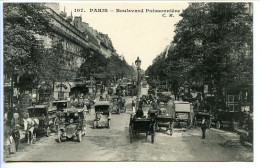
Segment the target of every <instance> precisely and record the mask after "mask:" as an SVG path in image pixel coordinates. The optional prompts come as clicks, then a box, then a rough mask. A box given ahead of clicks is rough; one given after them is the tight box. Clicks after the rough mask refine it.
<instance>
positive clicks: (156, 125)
mask: <svg viewBox="0 0 260 168" xmlns="http://www.w3.org/2000/svg"><path fill="white" fill-rule="evenodd" d="M155 130H156V131H159V127H158V124H157V122H156V123H155Z"/></svg>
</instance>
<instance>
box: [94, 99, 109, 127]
mask: <svg viewBox="0 0 260 168" xmlns="http://www.w3.org/2000/svg"><path fill="white" fill-rule="evenodd" d="M94 109H95V119H94V122H93V128H94V129H95V128H98V127H106V128H110V125H111V106H110V102H109V101H101V102H97V103H96V104H95V108H94Z"/></svg>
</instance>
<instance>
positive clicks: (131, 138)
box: [129, 126, 133, 143]
mask: <svg viewBox="0 0 260 168" xmlns="http://www.w3.org/2000/svg"><path fill="white" fill-rule="evenodd" d="M129 137H130V143H132V141H133V130H132V127H131V126H130V127H129Z"/></svg>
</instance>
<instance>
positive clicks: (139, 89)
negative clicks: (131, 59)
mask: <svg viewBox="0 0 260 168" xmlns="http://www.w3.org/2000/svg"><path fill="white" fill-rule="evenodd" d="M141 62H142V61H141V60H140V59H139V57H137V60H136V61H135V65H136V67H137V86H138V92H137V98H139V97H140V94H141V93H140V92H141V74H140V72H141V68H140V66H141Z"/></svg>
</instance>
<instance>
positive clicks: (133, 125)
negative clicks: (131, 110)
mask: <svg viewBox="0 0 260 168" xmlns="http://www.w3.org/2000/svg"><path fill="white" fill-rule="evenodd" d="M140 133H145V136H146V138H147V137H148V135H151V142H152V143H154V137H155V123H154V120H153V119H152V118H150V117H147V118H146V117H142V118H138V117H136V116H135V115H131V116H130V123H129V137H130V143H132V141H133V136H134V135H138V134H140Z"/></svg>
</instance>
